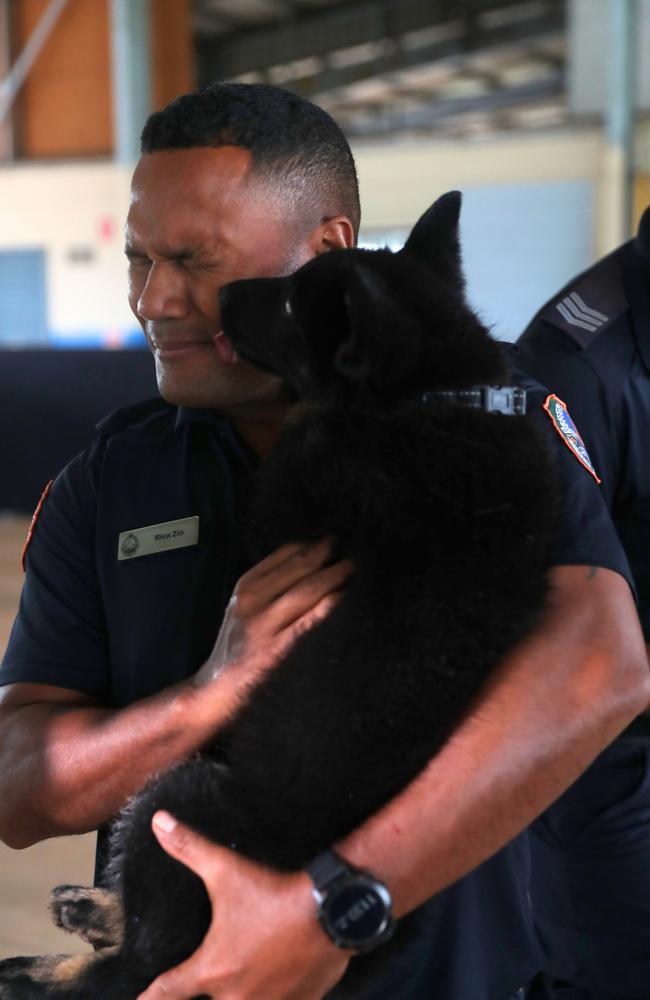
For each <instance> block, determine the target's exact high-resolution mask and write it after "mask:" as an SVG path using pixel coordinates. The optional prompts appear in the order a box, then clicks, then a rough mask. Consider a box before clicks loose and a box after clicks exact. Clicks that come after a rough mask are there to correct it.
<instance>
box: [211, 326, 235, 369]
mask: <svg viewBox="0 0 650 1000" xmlns="http://www.w3.org/2000/svg"><path fill="white" fill-rule="evenodd" d="M212 342H213V344H214V347H215V350H216V352H217V355H218V357H219V361H220V362H221V364H222V365H236V364H237V362H238V361H239V355H238V354H237V351H236V350H235V348H234V347H233V346H232V344H231V343H230V341H229V340H228V338H227V337H226V335H225V333H224V332H223V330H220V331H219V333H215V334H214V336H213V338H212Z"/></svg>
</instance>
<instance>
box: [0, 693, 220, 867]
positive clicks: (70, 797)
mask: <svg viewBox="0 0 650 1000" xmlns="http://www.w3.org/2000/svg"><path fill="white" fill-rule="evenodd" d="M21 687H23V686H21ZM31 688H33V690H34V700H32V701H31V702H28V703H23V704H18V705H16V704H12V700H11V694H9V696H8V697H7V698H6V699H5V701H4V702H3V704H2V706H1V707H0V753H1V756H2V768H1V769H0V839H2V840H4V841H5V842H6V843H7V844H9V845H10V846H11V847H17V848H20V847H28V846H29V845H30V844H33V843H35V842H36V841H38V840H43V839H45V838H46V837H53V836H57V835H61V834H68V833H84V832H86V831H88V830H92V829H95V828H96V827H97V826H98V825H100V824H101V823H103V822H105V821H106V820H107V819H109V818H110V817H111V816H113V815H114V814H115V813H116V812H118V811H119V809H120V808H121V807H122V806H123V805H124V803H125V801H126V800H127V799H128V798H129V796H131V795H133V794H134V793H135V792H137V791H138V789H139V788H141V787H142V785H144V784H145V783H146V781H147V780H148V779H149V778H151V777H152V776H153V775H154V774H156V773H157V772H158V771H161V770H164V769H165V768H167V767H170V766H171V765H173V764H175V763H176V762H178V761H180V760H182V759H183V758H185V757H187V756H188V755H189V754H191V753H192V752H193V751H195V750H197V749H198V748H199V747H201V746H202V745H203V744H204V743H205V742H206V741H207V740H208V739H209V738H210V736H211V735H213V733H214V731H215V729H216V728H218V726H219V725H220V723H221V722H223V721H225V719H226V718H227V716H228V714H229V713H230V712H231V711H232V710H233V708H234V705H235V699H234V694H233V690H232V689H231V686H230V685H229V684H228V681H227V680H226V681H225V683H222V682H221V681H220V684H219V691H218V692H217V691H212V692H207V691H206V690H205V689H201V690H197V689H195V688H193V687H192V685H191V683H186V684H180V685H176V686H174V687H170V688H167V689H165V690H164V691H162V692H161V693H160V694H157V695H155V696H154V697H151V698H148V699H146V700H143V701H140V702H137V703H136V704H134V705H131V706H129V707H128V708H125V709H122V710H120V711H113V710H109V709H106V708H103V707H100V706H96V705H93V704H92V703H89V702H90V700H89V699H83V697H82V696H80V697H79V701H80V702H83V701H85V702H86V703H85V704H83V703H80V704H70V703H69V702H66V701H65V700H63V701H61V702H58V703H57V702H56V701H53V700H49V699H50V698H51V689H48V700H47V701H38V700H37V699H38V697H39V688H40V685H31V686H30V689H31ZM68 694H69V695H70V696H71V697H72V696H73V694H74V693H73V692H69V693H68ZM61 696H62V697H63V698H65V697H66V693H65V692H61ZM23 697H24V696H23Z"/></svg>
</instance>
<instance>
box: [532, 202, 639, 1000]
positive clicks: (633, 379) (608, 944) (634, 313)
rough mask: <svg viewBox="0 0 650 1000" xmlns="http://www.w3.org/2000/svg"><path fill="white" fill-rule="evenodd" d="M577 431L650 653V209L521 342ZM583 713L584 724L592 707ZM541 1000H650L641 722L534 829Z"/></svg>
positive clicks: (544, 311)
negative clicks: (627, 571) (624, 562)
mask: <svg viewBox="0 0 650 1000" xmlns="http://www.w3.org/2000/svg"><path fill="white" fill-rule="evenodd" d="M519 346H520V358H521V363H522V364H523V365H524V366H525V368H526V369H527V370H528V371H530V372H531V373H532V374H534V375H535V376H536V377H537V378H539V379H540V380H541V381H543V382H544V383H545V384H546V385H548V386H549V387H550V389H552V390H553V392H555V393H557V394H558V396H560V397H561V398H562V399H563V400H564V402H565V403H566V404H567V406H568V408H569V410H570V411H571V414H572V416H573V417H574V418H575V420H576V423H577V425H578V427H579V428H580V432H581V434H582V436H583V438H584V441H585V444H586V446H587V449H588V451H589V454H590V456H591V459H592V461H593V464H594V467H595V470H596V472H597V475H598V477H599V479H600V480H601V486H600V489H601V492H602V495H603V497H604V499H605V501H606V503H607V506H608V507H609V510H610V512H611V515H612V518H613V521H614V524H615V526H616V530H617V532H618V534H619V537H620V539H621V541H622V543H623V545H624V547H625V551H626V553H627V557H628V560H629V562H630V566H631V569H632V573H633V576H634V582H635V584H636V589H637V593H638V598H639V614H640V618H641V623H642V626H643V631H644V633H645V638H646V642H648V641H650V451H649V448H650V208H648V209H646V211H645V214H644V215H643V218H642V220H641V224H640V227H639V232H638V235H637V236H636V238H635V239H633V240H631V241H630V242H628V243H626V244H624V245H623V246H621V247H619V249H618V250H616V251H614V253H612V254H610V255H609V256H607V257H605V258H604V259H603V260H601V261H599V262H598V263H597V264H595V265H594V266H593V267H591V268H589V270H587V271H585V272H584V273H583V274H581V275H579V276H578V277H577V278H574V279H573V280H572V281H571V282H569V284H568V285H566V286H565V287H564V288H563V289H562V291H561V292H559V293H558V294H557V295H555V296H554V297H553V298H552V299H551V300H550V302H548V303H547V304H546V305H545V306H544V307H543V308H542V309H541V310H540V311H539V312H538V313H537V315H536V316H535V318H534V319H533V320H532V322H531V324H530V326H529V327H528V329H527V330H526V331H525V333H524V334H523V336H522V337H521V340H520V341H519ZM584 710H585V712H588V711H589V705H588V702H586V703H585V709H584ZM531 848H532V859H533V881H532V886H533V893H532V896H533V908H534V914H535V922H536V927H537V931H538V934H539V941H540V948H541V951H542V962H543V969H544V971H545V973H546V974H547V975H546V981H545V983H544V986H543V987H541V986H540V990H539V994H537V993H535V996H537V995H539V996H543V997H557V998H565V997H566V998H567V1000H568V998H571V1000H573V998H575V1000H588V998H589V1000H595V998H598V1000H601V998H602V1000H605V998H607V1000H633V998H636V1000H647V998H648V997H649V996H650V943H649V938H648V935H649V931H650V717H648V715H647V714H643V715H640V716H639V717H638V718H637V719H635V720H634V721H633V722H632V724H631V725H630V726H628V728H627V729H626V730H625V731H624V733H623V734H622V735H621V736H620V737H619V738H618V739H617V740H616V741H615V742H614V743H613V744H612V746H610V747H609V748H608V749H607V750H605V751H604V752H603V753H602V754H601V755H600V756H599V757H598V758H597V760H596V761H595V762H594V763H593V764H592V766H591V767H590V768H589V770H588V771H587V772H586V773H585V774H584V775H582V777H581V778H579V779H578V781H577V782H576V783H575V784H574V785H573V786H572V788H570V789H569V791H568V792H567V793H566V794H565V795H563V796H562V797H561V798H560V799H559V801H558V802H557V803H555V804H554V805H553V806H552V807H551V808H550V809H549V810H547V812H546V813H545V814H544V815H543V816H542V817H541V818H540V820H539V821H538V822H537V823H535V824H534V826H533V828H532V836H531Z"/></svg>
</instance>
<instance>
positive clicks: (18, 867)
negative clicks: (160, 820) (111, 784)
mask: <svg viewBox="0 0 650 1000" xmlns="http://www.w3.org/2000/svg"><path fill="white" fill-rule="evenodd" d="M28 527H29V519H26V518H14V517H12V518H10V517H2V516H0V656H1V655H2V653H3V652H4V649H5V646H6V643H7V638H8V636H9V630H10V629H11V623H12V621H13V618H14V615H15V613H16V607H17V605H18V595H19V592H20V587H21V585H22V571H21V569H20V553H21V551H22V547H23V543H24V540H25V536H26V534H27V529H28ZM94 843H95V837H94V835H92V834H88V835H87V836H84V837H61V838H57V839H56V840H47V841H45V842H44V843H42V844H36V846H35V847H30V848H29V849H28V850H26V851H12V850H10V848H8V847H5V846H4V844H0V959H2V958H8V957H10V956H12V955H38V954H45V953H51V952H59V953H60V952H65V953H69V954H73V953H77V952H80V951H86V950H87V946H86V945H84V944H83V943H82V942H80V941H78V940H77V939H76V938H74V937H70V936H69V935H66V934H64V932H63V931H60V930H58V929H57V928H56V927H54V925H53V924H52V923H51V922H50V919H49V914H48V911H47V899H48V894H49V891H50V889H51V888H52V886H54V885H58V884H60V883H63V882H67V883H69V884H73V885H75V884H79V885H89V884H90V882H91V881H92V872H93V854H94Z"/></svg>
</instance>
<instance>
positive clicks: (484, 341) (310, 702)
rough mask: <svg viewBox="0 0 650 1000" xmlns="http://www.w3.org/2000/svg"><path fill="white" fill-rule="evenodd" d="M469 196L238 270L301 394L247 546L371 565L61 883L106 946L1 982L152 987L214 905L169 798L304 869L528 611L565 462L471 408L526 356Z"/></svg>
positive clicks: (62, 989)
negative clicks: (94, 879) (493, 307)
mask: <svg viewBox="0 0 650 1000" xmlns="http://www.w3.org/2000/svg"><path fill="white" fill-rule="evenodd" d="M459 211H460V195H458V194H455V193H453V194H450V195H446V196H445V197H443V198H441V199H440V200H439V201H438V202H436V203H435V204H434V205H433V206H432V208H431V209H429V211H428V212H427V213H426V215H424V216H423V218H422V219H421V220H420V221H419V223H418V224H417V226H416V227H415V229H414V230H413V232H412V234H411V236H410V237H409V240H408V242H407V244H406V246H405V247H404V249H403V250H402V251H401V252H400V253H397V254H392V253H390V252H388V251H384V250H381V251H364V250H342V251H333V252H331V253H328V254H324V255H322V256H320V257H318V258H317V259H315V260H313V261H311V262H310V263H308V264H306V265H305V266H304V267H303V268H301V269H300V270H299V271H298V272H296V273H295V274H294V275H291V276H289V277H285V278H271V279H259V280H250V281H240V282H235V283H234V284H232V285H230V286H228V288H227V289H224V292H223V294H222V306H223V310H222V312H223V323H224V330H225V333H226V334H227V336H228V337H229V338H230V340H231V341H232V343H233V344H234V345H235V347H236V348H237V350H238V351H239V352H240V353H241V354H242V356H243V357H244V358H246V359H247V360H248V361H249V362H251V363H252V364H254V365H256V366H259V367H262V368H266V369H268V370H270V371H273V372H275V373H276V374H278V375H280V376H281V377H282V378H283V379H284V380H285V381H286V383H287V384H288V385H289V386H290V387H292V388H293V389H294V390H295V392H296V395H297V397H299V399H300V402H299V403H298V404H297V406H296V410H295V412H294V414H293V416H292V418H291V419H290V420H289V421H288V424H287V429H286V432H285V433H284V434H283V436H282V439H281V441H280V443H279V444H278V445H277V447H276V448H275V449H274V451H273V453H272V455H271V457H270V459H269V460H268V461H267V462H266V463H265V464H264V466H263V467H262V469H261V471H260V476H259V483H258V488H257V490H256V495H255V502H254V508H253V510H252V511H251V514H250V545H251V555H252V556H253V557H254V558H255V559H257V558H260V557H262V556H263V555H266V554H268V553H269V552H270V551H272V550H273V549H274V548H276V547H278V546H279V545H280V544H282V543H284V542H287V541H289V540H303V539H304V540H309V539H318V538H322V537H324V536H331V537H333V538H335V539H336V544H337V547H338V550H339V551H340V553H342V554H345V555H346V556H348V557H350V558H351V559H352V560H353V561H354V564H355V566H356V572H355V574H354V576H353V577H352V578H351V580H350V581H349V582H348V584H347V586H346V589H345V591H344V594H343V596H342V599H341V600H340V602H339V603H338V604H337V606H336V607H335V609H334V610H333V611H332V613H331V614H330V616H329V617H328V618H327V619H326V620H324V621H323V622H321V623H320V624H318V625H317V626H316V627H315V628H314V629H313V630H312V631H310V632H307V633H305V634H303V635H302V636H301V637H300V638H299V640H298V641H297V642H296V644H295V646H294V647H293V648H292V649H291V651H290V652H289V653H288V654H287V655H286V657H285V658H284V659H283V661H282V662H281V663H280V664H279V665H278V666H277V668H276V669H275V670H274V671H273V672H272V673H271V674H269V675H268V676H267V677H265V679H264V680H263V682H262V683H261V684H260V686H259V687H258V688H256V689H255V690H254V691H253V693H252V694H251V697H250V700H249V702H248V704H247V705H245V706H244V707H243V708H241V709H240V711H239V712H238V714H237V716H236V717H235V718H233V719H232V720H231V722H230V723H229V724H228V726H227V727H225V728H224V729H223V730H222V731H220V732H219V733H218V734H215V736H216V739H217V743H216V746H215V749H214V752H213V753H210V754H205V755H202V756H200V757H196V758H194V759H192V760H191V761H189V762H188V763H186V764H183V765H181V766H179V767H177V768H175V769H174V770H172V771H170V772H169V773H167V774H165V775H163V776H162V777H161V778H160V779H159V780H157V781H156V782H154V783H152V784H151V785H150V786H148V787H147V788H146V789H145V790H144V791H143V792H142V793H141V794H140V795H138V796H137V797H136V798H135V800H134V801H133V802H132V803H131V804H130V805H129V806H128V807H127V809H126V810H125V811H124V813H123V814H122V816H121V818H120V820H119V822H118V825H117V828H116V832H115V834H114V838H113V845H112V860H111V864H110V879H111V888H112V890H113V893H112V894H111V893H103V892H102V893H95V894H94V895H93V893H92V891H90V890H78V889H66V888H65V887H64V888H62V889H60V890H58V895H57V894H56V893H55V898H54V909H55V916H56V919H57V920H58V922H60V923H61V924H62V925H64V926H67V927H68V928H70V929H75V930H77V931H81V933H82V934H83V935H84V936H85V937H87V938H88V939H89V940H91V941H93V942H94V943H95V944H98V945H100V948H99V950H98V951H97V952H96V954H95V955H91V956H88V957H83V958H81V959H74V960H70V959H68V960H62V959H59V958H57V959H12V960H10V961H8V962H5V963H3V964H2V965H0V998H2V1000H14V998H17V997H20V998H22V1000H24V998H34V1000H36V998H40V997H50V998H56V1000H89V998H93V1000H99V998H104V1000H131V998H133V997H136V996H137V994H138V993H139V992H140V991H141V990H143V989H144V988H145V987H146V985H147V984H148V983H149V982H150V981H151V980H152V979H153V978H154V977H155V976H157V975H158V974H159V973H160V972H162V971H163V970H164V969H166V968H168V967H170V966H171V965H175V964H177V963H178V962H180V961H182V960H183V959H185V958H186V957H187V956H188V955H190V954H191V953H192V952H193V951H194V950H195V948H196V947H197V946H198V944H199V943H200V941H201V939H202V937H203V935H204V933H205V931H206V929H207V927H208V924H209V920H210V905H209V901H208V898H207V895H206V893H205V890H204V888H203V886H202V884H201V882H200V881H199V879H197V878H196V876H194V875H193V874H192V873H190V872H189V871H188V870H187V869H185V868H184V867H182V866H181V865H179V864H177V863H176V862H175V861H173V860H172V859H170V858H169V857H168V856H167V855H166V854H164V853H163V852H162V851H161V850H160V848H159V847H158V845H157V843H156V841H155V840H154V838H153V835H152V833H151V817H152V815H153V813H154V812H155V810H157V809H160V808H164V809H168V810H169V811H170V812H172V813H173V814H174V815H175V816H177V817H179V819H181V820H183V821H184V822H186V823H188V824H189V825H190V826H192V827H194V828H195V829H196V830H198V831H200V832H201V833H203V834H204V835H206V836H207V837H209V838H211V839H213V840H215V841H217V842H219V843H221V844H225V845H228V846H234V847H235V848H236V849H237V850H238V851H240V852H241V853H242V854H245V855H247V856H248V857H251V858H254V859H257V860H259V861H261V862H263V863H265V864H267V865H270V866H272V867H274V868H276V869H281V870H292V869H293V870H295V869H300V868H302V867H304V866H305V865H306V864H307V863H308V862H309V861H310V860H312V859H313V858H314V857H315V855H317V854H318V853H319V852H320V851H322V850H323V849H324V848H326V847H329V846H330V845H332V844H333V843H335V842H336V841H337V840H338V839H340V838H341V837H343V836H344V835H345V834H346V833H347V832H348V831H350V830H351V829H352V828H354V827H355V826H357V825H358V824H360V823H361V822H362V821H363V820H364V818H365V817H367V816H368V815H370V814H372V813H374V812H376V811H377V810H378V809H379V808H380V807H381V806H382V804H383V803H385V802H386V801H387V800H388V799H390V798H391V797H392V796H394V795H395V794H396V793H397V792H398V791H399V790H400V789H401V788H403V787H404V786H405V785H406V784H407V783H408V782H409V781H410V780H411V779H413V778H414V777H415V776H416V775H417V774H418V772H419V771H420V770H421V769H422V768H423V767H424V766H425V765H426V763H427V762H428V761H429V759H430V758H431V757H432V756H433V755H434V754H435V753H436V751H437V750H438V749H439V748H440V746H441V744H442V743H443V742H444V741H445V739H446V738H447V737H448V736H449V734H450V732H451V731H452V729H453V728H454V726H455V725H456V724H457V723H458V721H459V719H460V717H461V716H462V714H463V712H464V711H465V710H466V709H467V707H468V704H469V702H470V699H471V698H472V696H473V695H474V694H475V693H476V692H477V690H478V688H479V686H480V685H481V683H482V682H483V681H484V680H485V678H486V676H487V675H488V673H489V671H490V670H491V669H492V668H493V667H494V666H495V665H496V664H498V663H499V662H500V661H501V660H502V659H503V657H504V655H505V654H506V653H507V652H508V650H510V649H511V648H512V647H513V646H514V644H515V643H517V642H518V641H519V640H521V639H522V637H523V636H524V634H525V633H526V632H527V631H528V630H529V629H530V628H531V626H532V625H533V623H534V621H535V619H536V616H537V615H538V614H539V612H540V610H541V608H542V606H543V601H544V594H545V582H544V579H545V568H546V565H547V558H548V552H549V546H550V541H551V537H552V533H553V524H554V511H555V501H554V492H553V488H552V486H551V483H552V475H551V473H550V469H549V465H548V461H547V458H546V452H545V448H544V446H543V444H542V442H541V440H539V439H538V437H537V434H536V431H535V429H534V428H533V427H531V426H530V425H529V422H528V421H527V420H526V418H525V417H523V416H516V415H504V414H501V413H493V412H486V411H485V409H472V408H470V407H468V406H466V405H463V404H464V403H466V402H467V401H468V400H470V399H471V398H472V397H471V394H470V396H463V395H462V391H463V390H470V389H471V388H472V387H473V386H476V385H490V384H492V385H495V384H496V385H502V384H504V383H506V382H507V380H508V372H507V370H506V366H505V362H504V355H503V352H502V348H501V347H500V345H499V344H497V343H496V342H495V341H493V340H491V339H490V337H489V335H488V333H487V331H486V329H485V328H484V326H483V325H482V324H481V322H480V321H479V319H478V318H477V317H476V315H475V314H474V313H473V312H472V310H471V309H470V308H469V306H468V305H467V303H466V301H465V298H464V291H463V279H462V274H461V264H460V252H459V245H458V215H459ZM120 912H121V913H123V934H121V933H119V931H118V933H117V934H115V933H114V931H113V932H112V931H111V929H110V927H109V926H108V924H109V922H110V919H112V920H113V921H114V923H118V924H119V923H120V920H119V919H117V920H116V915H117V917H118V918H119V914H120ZM408 934H409V922H408V920H407V921H404V922H402V924H401V926H400V928H399V929H398V933H397V935H396V936H395V938H394V939H393V940H392V941H391V942H389V943H387V944H385V945H383V946H382V947H381V948H379V949H377V950H376V951H375V952H373V953H372V954H371V955H367V956H362V957H358V958H355V959H353V961H352V962H351V964H350V969H349V971H348V973H347V974H346V977H345V979H344V981H343V983H344V986H342V987H340V988H339V989H340V990H341V992H340V994H337V996H338V995H340V996H343V995H348V996H350V997H359V996H360V995H362V989H363V986H364V984H365V985H366V986H367V985H368V982H369V981H370V980H372V978H373V977H374V976H375V975H379V974H380V973H381V970H382V968H383V967H384V966H385V965H386V964H387V963H390V961H391V955H392V954H394V953H395V951H394V950H395V949H397V948H400V947H402V946H403V944H404V941H405V938H407V937H408Z"/></svg>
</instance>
